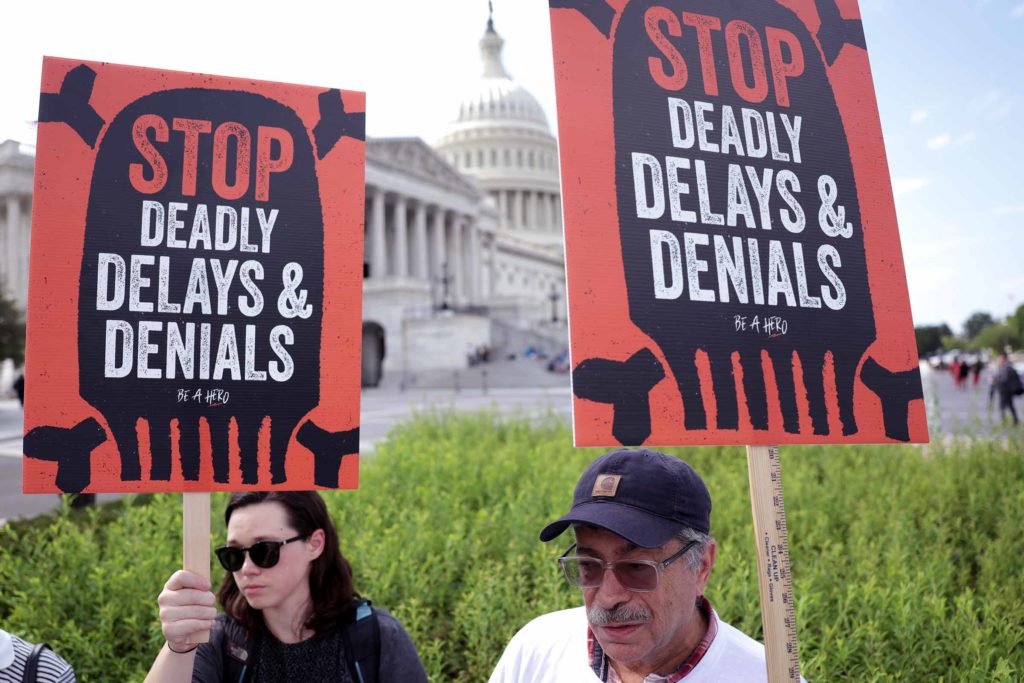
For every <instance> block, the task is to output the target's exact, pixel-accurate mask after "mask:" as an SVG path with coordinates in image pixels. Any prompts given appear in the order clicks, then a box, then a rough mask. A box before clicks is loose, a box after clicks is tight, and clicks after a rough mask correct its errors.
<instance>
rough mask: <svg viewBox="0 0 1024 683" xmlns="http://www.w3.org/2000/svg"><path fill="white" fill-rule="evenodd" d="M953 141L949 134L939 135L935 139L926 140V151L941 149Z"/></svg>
mask: <svg viewBox="0 0 1024 683" xmlns="http://www.w3.org/2000/svg"><path fill="white" fill-rule="evenodd" d="M952 140H953V136H952V135H950V134H949V133H940V134H939V135H936V136H935V137H933V138H931V139H930V140H928V145H927V146H928V149H942V148H943V147H945V146H946V145H948V144H949V143H950V142H951V141H952Z"/></svg>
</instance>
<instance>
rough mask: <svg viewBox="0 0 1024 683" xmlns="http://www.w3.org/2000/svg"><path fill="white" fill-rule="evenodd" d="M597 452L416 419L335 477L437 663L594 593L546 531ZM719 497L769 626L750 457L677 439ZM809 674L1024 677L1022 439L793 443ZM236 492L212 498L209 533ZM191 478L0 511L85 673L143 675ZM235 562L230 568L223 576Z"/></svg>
mask: <svg viewBox="0 0 1024 683" xmlns="http://www.w3.org/2000/svg"><path fill="white" fill-rule="evenodd" d="M599 452H600V450H595V449H573V448H572V447H571V436H570V434H569V431H568V430H567V429H566V428H565V427H564V426H563V425H561V424H559V423H557V422H554V421H552V422H550V423H547V424H541V425H534V424H530V423H529V422H527V421H516V420H512V421H509V420H503V419H500V418H498V417H496V416H493V415H489V414H478V415H469V416H465V415H462V416H454V415H450V414H439V415H428V416H421V417H419V418H417V419H415V420H413V421H411V422H409V423H406V424H404V425H402V426H401V427H399V428H397V429H396V430H394V431H393V432H392V433H391V435H390V436H389V438H388V439H387V441H386V442H384V443H382V444H381V445H379V446H378V448H377V452H376V454H375V455H373V456H372V457H368V458H365V459H364V462H363V465H362V472H361V488H360V490H358V491H341V492H330V493H326V494H325V499H326V500H327V503H328V506H329V507H330V509H331V511H332V515H333V516H334V519H335V520H336V522H337V524H338V528H339V530H340V533H341V536H342V546H343V548H344V550H345V553H346V554H347V555H348V556H349V558H350V559H351V560H352V562H353V564H354V566H355V568H356V573H357V583H358V586H359V588H360V590H361V591H362V592H363V593H364V594H365V595H367V596H369V597H371V598H372V599H373V600H374V602H375V604H377V605H379V606H383V607H386V608H387V609H389V610H390V611H392V612H393V613H394V614H395V615H396V616H397V617H398V618H399V619H400V620H401V621H402V622H403V624H404V625H405V626H406V628H407V629H408V630H409V632H410V633H411V634H412V637H413V639H414V640H415V642H416V643H417V646H418V647H419V650H420V654H421V657H422V659H423V661H424V664H425V666H426V667H427V671H428V673H429V675H430V678H431V680H432V681H460V682H461V681H484V680H486V679H487V676H488V675H489V673H490V670H491V668H492V667H493V666H494V663H495V661H496V660H497V658H498V656H499V655H500V653H501V651H502V648H503V647H504V645H505V643H506V642H507V640H508V639H509V638H510V637H511V635H512V634H513V633H514V632H515V631H516V630H517V629H518V628H519V627H520V626H522V625H523V624H524V623H525V622H527V621H528V620H529V619H531V618H532V617H533V616H536V615H537V614H539V613H542V612H546V611H550V610H552V609H559V608H564V607H570V606H573V605H576V604H578V603H579V596H578V594H577V593H574V592H573V591H572V590H570V588H569V587H568V586H567V585H565V583H564V581H563V580H562V579H561V577H560V575H559V574H558V572H557V568H556V565H555V562H554V559H555V558H556V557H557V556H558V555H559V554H560V553H561V552H562V551H563V550H564V549H565V548H564V546H565V543H564V542H560V541H556V542H555V543H552V544H550V545H546V544H543V543H540V542H539V541H538V540H537V533H538V532H539V530H540V528H541V527H542V526H543V525H544V524H546V523H547V522H548V521H550V520H551V519H554V518H555V517H557V516H559V515H561V514H562V513H563V512H564V511H565V510H566V509H567V508H568V505H569V502H570V500H571V497H572V489H573V486H574V484H575V481H576V478H577V477H578V476H579V473H580V472H581V471H582V469H583V468H584V467H585V466H586V464H587V463H589V462H590V460H591V459H592V458H593V457H595V455H596V454H598V453H599ZM674 452H676V453H678V454H680V455H682V456H683V457H685V458H686V459H687V460H688V461H689V462H691V464H693V465H694V467H695V468H696V469H697V470H698V471H699V472H701V473H702V475H704V477H705V479H706V480H707V482H708V486H709V488H710V489H711V492H712V495H713V498H714V513H713V516H712V532H713V534H714V535H715V537H716V538H717V539H718V543H719V553H718V563H717V565H716V567H715V570H714V573H713V575H712V579H711V582H710V585H709V592H708V596H709V598H710V599H711V601H712V603H713V604H714V605H715V608H716V609H717V610H718V611H719V613H720V614H721V615H722V617H723V618H724V619H725V620H727V621H729V622H730V623H732V624H733V625H735V626H736V627H737V628H740V629H741V630H743V631H745V632H747V633H749V634H751V635H752V636H755V637H758V638H760V637H761V624H760V609H759V599H758V587H757V573H756V561H755V556H754V544H753V538H752V536H753V533H752V530H751V515H750V502H749V493H748V482H747V467H746V462H745V457H746V456H745V454H744V452H743V449H741V448H693V449H685V450H684V449H675V450H674ZM782 453H783V454H782V470H783V478H784V485H785V494H786V508H787V517H788V521H789V528H790V534H791V537H790V543H791V547H792V562H793V574H794V582H795V585H794V593H795V596H796V600H797V617H798V623H799V627H800V631H799V640H800V652H801V662H802V666H803V671H804V674H805V675H806V676H807V678H808V679H809V680H813V681H824V682H829V681H856V682H858V683H860V682H862V681H907V682H912V683H919V682H925V681H936V682H938V681H942V682H943V683H949V682H951V681H970V682H972V683H973V682H976V681H986V682H988V681H1005V682H1010V681H1020V680H1022V679H1024V654H1022V653H1024V561H1022V559H1021V555H1022V550H1024V544H1022V542H1021V540H1020V534H1021V531H1020V526H1021V521H1022V520H1024V457H1022V455H1024V444H1022V443H1021V441H1020V440H1019V439H1016V440H1011V441H1009V442H1008V443H1007V442H1006V441H985V440H976V441H973V442H970V443H969V444H968V445H962V446H958V447H956V448H945V449H944V448H942V447H939V446H933V447H932V448H930V449H928V450H924V449H920V448H915V447H909V446H907V447H895V446H856V447H853V446H847V447H786V448H783V451H782ZM224 502H225V497H224V496H223V495H218V496H215V497H214V503H213V508H214V512H213V539H211V542H212V543H213V544H214V545H217V544H219V543H220V541H221V539H222V538H223V533H224V530H223V523H222V521H221V517H222V515H221V511H222V510H223V506H224ZM180 519H181V504H180V496H177V495H159V496H140V497H135V498H129V499H127V500H126V502H125V504H123V505H114V506H108V507H107V508H105V509H101V510H91V511H89V512H88V513H86V514H78V513H71V512H67V511H65V512H63V513H61V514H60V515H58V516H57V517H56V518H54V519H52V521H51V522H50V523H48V524H40V523H39V522H38V521H37V522H36V523H31V524H24V525H12V526H8V527H5V528H3V529H0V623H2V624H3V625H4V627H5V628H7V629H8V630H11V631H13V632H17V633H19V634H22V635H24V636H26V637H28V638H30V639H33V640H46V641H47V642H49V643H50V644H51V645H53V646H54V647H55V648H56V649H57V650H58V651H59V652H61V653H62V654H63V655H65V656H66V657H67V658H68V659H69V661H71V662H72V663H73V664H74V666H75V668H76V671H77V672H78V674H79V678H80V680H82V681H83V682H84V683H99V682H101V681H138V680H141V679H142V678H143V676H144V674H145V671H146V670H147V668H148V666H149V663H150V662H151V660H152V658H153V656H154V655H155V653H156V652H157V650H158V648H159V646H160V644H161V636H160V631H159V624H158V622H157V615H156V605H155V599H156V596H157V594H158V593H159V591H160V589H161V587H162V584H163V582H164V580H165V578H166V577H167V576H168V575H169V574H170V573H171V572H172V571H173V570H174V569H175V568H176V567H177V566H179V564H180V552H181V551H180V548H181V538H180V533H181V532H180V524H181V522H180ZM219 579H220V569H219V567H215V571H214V580H215V581H218V580H219Z"/></svg>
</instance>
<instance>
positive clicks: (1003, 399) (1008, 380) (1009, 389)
mask: <svg viewBox="0 0 1024 683" xmlns="http://www.w3.org/2000/svg"><path fill="white" fill-rule="evenodd" d="M1021 394H1024V383H1022V382H1021V378H1020V375H1019V374H1018V373H1017V370H1016V369H1015V368H1014V367H1013V365H1012V364H1011V363H1010V356H1009V355H1008V354H1007V353H1006V351H1003V352H1002V353H1000V354H999V368H998V369H997V370H996V374H995V376H994V377H993V378H992V386H991V387H989V391H988V400H989V405H991V403H992V399H993V398H995V397H998V398H999V417H1000V419H1005V416H1004V413H1010V418H1011V419H1012V420H1013V424H1014V426H1017V425H1018V424H1020V418H1018V417H1017V408H1016V406H1014V405H1013V399H1014V398H1016V397H1017V396H1020V395H1021Z"/></svg>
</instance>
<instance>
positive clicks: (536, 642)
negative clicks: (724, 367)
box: [490, 449, 767, 683]
mask: <svg viewBox="0 0 1024 683" xmlns="http://www.w3.org/2000/svg"><path fill="white" fill-rule="evenodd" d="M570 526H571V527H572V530H573V533H574V535H575V543H573V544H572V545H570V546H569V548H568V550H566V551H565V553H563V555H562V556H561V557H560V558H559V560H558V561H559V564H560V565H561V566H562V571H563V572H564V573H565V577H566V579H567V580H568V581H569V583H571V584H573V585H574V586H578V587H579V588H580V589H581V591H582V593H583V603H584V606H583V607H577V608H575V609H569V610H563V611H560V612H552V613H549V614H545V615H542V616H540V617H537V618H536V619H534V620H533V621H531V622H530V623H529V624H527V625H526V626H524V627H523V628H522V629H521V630H520V631H519V632H518V633H517V634H516V635H515V636H514V637H513V638H512V640H511V641H510V642H509V644H508V647H507V648H506V649H505V653H504V654H503V655H502V656H501V659H500V660H499V661H498V665H497V667H496V668H495V670H494V673H493V674H492V675H491V678H490V683H575V682H576V681H581V682H584V681H585V682H590V681H608V682H610V683H619V682H621V683H641V682H642V683H655V682H657V683H676V682H677V681H682V680H683V679H685V683H759V682H761V681H767V673H766V669H765V657H764V647H763V646H762V645H761V644H760V643H758V642H757V641H755V640H753V639H751V638H749V637H748V636H746V635H744V634H743V633H741V632H740V631H738V630H736V629H735V628H733V627H732V626H730V625H729V624H726V623H725V622H723V621H721V620H720V619H719V618H718V615H717V614H716V613H715V611H714V609H712V607H711V604H710V603H709V602H708V600H707V598H705V597H704V587H705V586H706V585H707V582H708V577H709V576H710V575H711V569H712V567H713V566H714V564H715V540H714V539H713V538H711V536H709V533H710V530H711V496H710V494H709V493H708V490H707V487H706V486H705V485H704V481H703V480H702V479H701V478H700V475H698V474H697V473H696V472H695V471H694V470H693V468H691V467H690V466H689V465H687V464H686V463H685V462H683V461H682V460H679V459H678V458H673V457H670V456H668V455H665V454H663V453H658V452H655V451H650V450H646V449H645V450H635V451H634V450H625V449H623V450H617V451H612V452H610V453H606V454H605V455H602V456H601V457H599V458H598V459H597V460H595V461H594V462H593V463H591V465H590V466H589V467H588V468H587V469H586V471H585V472H584V473H583V476H581V477H580V480H579V482H578V483H577V484H576V490H575V493H574V494H573V501H572V508H571V509H570V510H569V512H568V513H567V514H566V515H564V516H562V517H561V518H560V519H558V520H556V521H554V522H552V523H551V524H549V525H547V526H546V527H545V528H544V530H543V531H541V533H540V538H541V540H542V541H551V540H553V539H555V538H557V537H558V536H560V535H561V534H562V532H564V531H565V530H566V529H568V528H569V527H570Z"/></svg>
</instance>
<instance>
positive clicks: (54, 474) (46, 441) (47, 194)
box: [23, 58, 365, 493]
mask: <svg viewBox="0 0 1024 683" xmlns="http://www.w3.org/2000/svg"><path fill="white" fill-rule="evenodd" d="M41 90H42V95H41V97H40V116H39V118H40V124H39V134H38V142H37V149H36V179H35V194H34V206H33V217H32V220H33V226H32V245H31V277H30V284H29V306H28V330H27V354H26V360H27V364H26V374H25V377H26V382H25V384H26V392H25V439H24V445H25V460H24V482H23V487H24V490H25V491H26V492H28V493H40V492H60V491H64V492H70V491H82V490H87V491H100V492H119V491H132V492H137V491H207V490H219V489H225V490H227V489H230V490H238V489H244V488H260V489H270V488H282V489H308V488H312V487H314V486H321V487H332V488H333V487H342V488H352V487H355V486H356V485H357V472H358V455H357V453H358V444H359V436H358V434H359V348H360V346H359V339H360V327H361V302H362V258H361V255H362V247H363V245H362V235H363V231H362V225H363V194H364V182H363V176H364V139H365V134H364V129H365V113H364V112H365V96H364V95H363V94H362V93H358V92H349V91H339V90H331V89H326V88H312V87H307V86H297V85H288V84H281V83H268V82H261V81H254V80H246V79H240V78H222V77H215V76H206V75H202V74H188V73H179V72H172V71H161V70H156V69H144V68H138V67H129V66H119V65H113V64H105V63H104V64H100V63H92V62H81V61H73V60H66V59H54V58H45V59H44V62H43V78H42V88H41ZM344 456H348V457H344Z"/></svg>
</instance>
